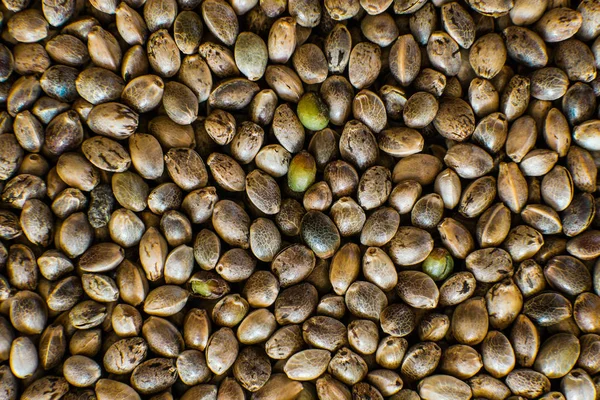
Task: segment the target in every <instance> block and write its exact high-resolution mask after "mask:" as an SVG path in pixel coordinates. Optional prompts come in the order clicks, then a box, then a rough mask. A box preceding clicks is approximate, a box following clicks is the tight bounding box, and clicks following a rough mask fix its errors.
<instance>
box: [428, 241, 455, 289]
mask: <svg viewBox="0 0 600 400" xmlns="http://www.w3.org/2000/svg"><path fill="white" fill-rule="evenodd" d="M453 270H454V260H453V259H452V256H451V255H450V253H448V250H446V249H444V248H441V247H438V248H435V249H433V251H432V252H431V253H429V256H427V258H426V259H425V261H423V272H425V273H426V274H427V275H429V276H430V277H431V278H432V279H433V280H434V281H441V280H443V279H446V278H447V277H448V275H450V274H451V273H452V271H453Z"/></svg>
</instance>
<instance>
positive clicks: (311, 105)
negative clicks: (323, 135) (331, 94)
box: [297, 92, 329, 131]
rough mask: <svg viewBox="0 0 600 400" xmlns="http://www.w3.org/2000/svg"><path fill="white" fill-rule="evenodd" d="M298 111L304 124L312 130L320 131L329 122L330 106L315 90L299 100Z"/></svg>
mask: <svg viewBox="0 0 600 400" xmlns="http://www.w3.org/2000/svg"><path fill="white" fill-rule="evenodd" d="M297 113H298V118H299V119H300V122H302V125H304V127H305V128H306V129H310V130H311V131H320V130H321V129H325V128H326V127H327V124H329V108H328V107H327V105H326V104H325V103H324V102H323V100H321V97H320V96H319V95H318V94H316V93H314V92H309V93H306V94H304V96H302V98H301V99H300V101H299V102H298V110H297Z"/></svg>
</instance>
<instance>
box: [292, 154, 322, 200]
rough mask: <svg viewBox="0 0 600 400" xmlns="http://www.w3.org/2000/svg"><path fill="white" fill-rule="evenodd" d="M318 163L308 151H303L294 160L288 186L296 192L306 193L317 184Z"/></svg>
mask: <svg viewBox="0 0 600 400" xmlns="http://www.w3.org/2000/svg"><path fill="white" fill-rule="evenodd" d="M316 174H317V163H316V162H315V159H314V158H313V156H311V155H310V153H308V152H307V151H301V152H300V153H298V154H296V155H295V156H294V158H292V162H291V163H290V169H289V171H288V186H289V187H290V189H292V190H293V191H294V192H304V191H306V189H308V188H309V187H310V186H311V185H312V184H313V183H314V182H315V175H316Z"/></svg>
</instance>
